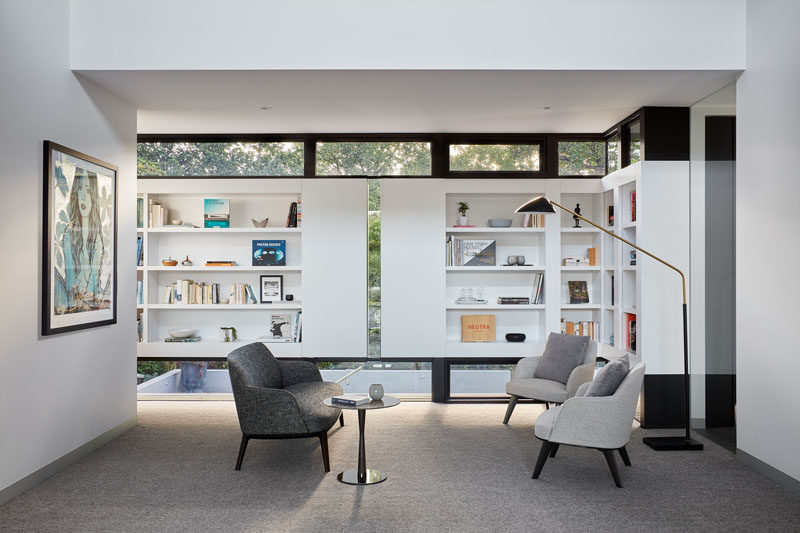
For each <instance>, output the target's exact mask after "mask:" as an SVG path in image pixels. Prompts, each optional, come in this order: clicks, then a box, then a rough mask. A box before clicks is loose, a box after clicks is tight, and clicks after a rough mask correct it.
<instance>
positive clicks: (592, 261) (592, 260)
mask: <svg viewBox="0 0 800 533" xmlns="http://www.w3.org/2000/svg"><path fill="white" fill-rule="evenodd" d="M587 252H588V255H589V266H597V248H594V247H592V248H589V249H588V250H587Z"/></svg>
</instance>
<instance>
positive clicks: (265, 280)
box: [260, 275, 283, 304]
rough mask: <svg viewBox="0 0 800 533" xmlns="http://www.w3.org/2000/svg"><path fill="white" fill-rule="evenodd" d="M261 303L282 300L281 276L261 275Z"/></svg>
mask: <svg viewBox="0 0 800 533" xmlns="http://www.w3.org/2000/svg"><path fill="white" fill-rule="evenodd" d="M260 300H261V303H262V304H271V303H274V302H280V301H282V300H283V276H279V275H277V276H276V275H264V276H261V298H260Z"/></svg>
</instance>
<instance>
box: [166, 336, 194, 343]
mask: <svg viewBox="0 0 800 533" xmlns="http://www.w3.org/2000/svg"><path fill="white" fill-rule="evenodd" d="M200 340H201V338H200V337H180V338H178V337H167V338H166V339H164V342H200Z"/></svg>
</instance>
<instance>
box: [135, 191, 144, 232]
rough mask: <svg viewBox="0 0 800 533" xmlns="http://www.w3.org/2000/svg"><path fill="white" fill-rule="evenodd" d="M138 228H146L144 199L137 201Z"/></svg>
mask: <svg viewBox="0 0 800 533" xmlns="http://www.w3.org/2000/svg"><path fill="white" fill-rule="evenodd" d="M136 227H137V228H143V227H144V198H137V199H136Z"/></svg>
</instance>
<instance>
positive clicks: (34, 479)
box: [0, 416, 136, 505]
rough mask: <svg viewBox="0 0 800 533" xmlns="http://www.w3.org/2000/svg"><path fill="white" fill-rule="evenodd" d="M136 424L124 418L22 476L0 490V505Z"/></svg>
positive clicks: (134, 420)
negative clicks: (117, 423)
mask: <svg viewBox="0 0 800 533" xmlns="http://www.w3.org/2000/svg"><path fill="white" fill-rule="evenodd" d="M135 425H136V416H133V417H132V418H130V419H128V420H126V421H125V422H123V423H122V424H119V425H118V426H116V427H113V428H111V429H109V430H108V431H106V432H105V433H103V434H102V435H99V436H97V437H95V438H93V439H92V440H90V441H89V442H87V443H86V444H84V445H83V446H79V447H77V448H75V449H74V450H72V451H71V452H69V453H68V454H66V455H63V456H61V457H59V458H58V459H56V460H55V461H53V462H52V463H50V464H48V465H45V466H43V467H42V468H40V469H39V470H37V471H36V472H34V473H32V474H29V475H27V476H25V477H24V478H22V479H20V480H19V481H16V482H15V483H12V484H11V485H9V486H8V487H6V488H4V489H1V490H0V505H5V504H6V503H8V502H10V501H11V500H13V499H14V498H16V497H17V496H19V495H20V494H22V493H23V492H25V491H26V490H30V489H32V488H33V487H35V486H36V485H38V484H39V483H41V482H42V481H44V480H46V479H47V478H49V477H51V476H53V475H55V474H57V473H59V472H60V471H61V470H63V469H64V468H66V467H67V466H69V465H71V464H72V463H74V462H75V461H77V460H78V459H81V458H83V457H85V456H87V455H89V454H90V453H92V452H93V451H95V450H96V449H98V448H100V447H101V446H103V445H104V444H108V443H109V442H111V441H112V440H114V439H116V438H117V437H119V436H120V435H122V434H123V433H125V432H126V431H128V430H130V429H132V428H133V427H134V426H135Z"/></svg>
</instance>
